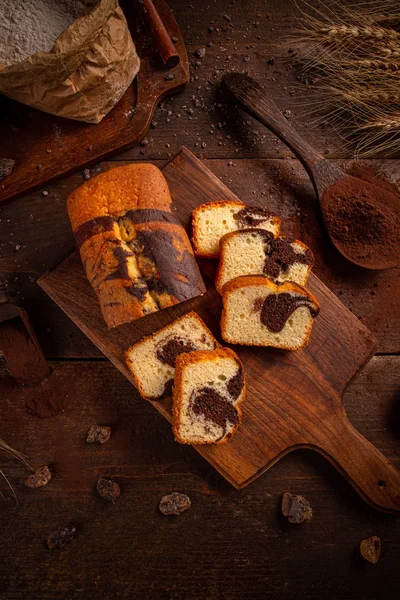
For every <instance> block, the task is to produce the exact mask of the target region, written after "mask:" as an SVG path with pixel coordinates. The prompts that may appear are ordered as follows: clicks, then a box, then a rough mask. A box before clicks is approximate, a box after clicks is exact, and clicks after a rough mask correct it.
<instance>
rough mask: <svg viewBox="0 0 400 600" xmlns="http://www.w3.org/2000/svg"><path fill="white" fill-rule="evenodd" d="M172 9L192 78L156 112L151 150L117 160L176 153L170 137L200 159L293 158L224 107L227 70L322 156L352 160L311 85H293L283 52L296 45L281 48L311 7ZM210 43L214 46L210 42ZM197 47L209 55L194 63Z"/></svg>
mask: <svg viewBox="0 0 400 600" xmlns="http://www.w3.org/2000/svg"><path fill="white" fill-rule="evenodd" d="M348 3H349V4H351V0H348ZM324 4H325V3H324V2H323V1H317V0H313V2H312V3H311V5H312V6H313V7H316V8H318V7H319V8H320V9H321V10H322V12H324V11H325V8H324ZM170 5H171V6H172V8H175V17H176V19H177V21H178V24H179V25H180V28H181V31H182V33H183V36H184V39H185V42H186V45H187V49H188V54H189V58H190V59H191V68H192V81H191V83H190V84H189V85H188V86H187V88H186V89H185V90H184V91H183V92H181V93H179V94H177V95H176V96H174V97H173V98H168V99H167V100H166V101H165V102H164V103H163V104H162V106H161V107H160V108H159V109H158V110H157V111H156V113H155V116H154V120H155V122H156V123H157V126H156V128H155V129H150V130H149V132H148V134H147V135H146V139H147V141H148V142H149V143H148V145H147V146H146V147H138V146H136V147H134V148H131V149H129V150H128V151H126V152H124V153H123V154H122V155H121V157H124V158H140V157H141V156H145V157H146V158H148V159H157V158H166V157H167V156H168V153H169V152H172V153H173V150H171V148H170V146H171V147H172V148H173V147H174V141H175V139H178V140H179V141H180V142H182V141H183V140H184V143H185V145H186V146H187V147H188V148H189V149H190V150H191V151H192V152H194V153H195V154H196V155H198V156H200V157H202V158H232V157H234V156H235V157H241V158H250V157H264V158H277V157H287V156H290V152H289V151H288V149H287V148H286V147H285V146H284V145H283V144H281V143H280V142H278V140H277V138H276V137H275V136H273V135H272V134H270V133H269V132H268V131H267V130H266V129H265V128H264V127H263V126H262V125H260V124H258V123H257V122H256V121H255V120H254V119H252V118H250V117H248V116H247V115H245V114H244V113H242V114H241V115H240V116H238V114H237V111H236V110H233V108H232V106H231V104H230V103H229V104H228V106H225V105H224V96H223V95H222V94H221V93H220V91H219V82H220V80H221V77H222V75H223V74H225V73H228V72H230V71H239V72H246V73H248V74H249V75H251V76H252V77H255V78H256V79H258V80H259V81H260V83H261V84H262V85H263V86H264V87H265V89H266V91H267V93H268V95H269V96H270V97H271V98H272V99H273V100H274V101H275V102H276V103H277V104H278V106H279V107H280V108H281V109H282V111H285V114H287V115H288V117H289V119H290V120H291V121H292V122H293V123H294V124H295V125H296V128H297V129H298V131H299V133H300V134H301V135H302V136H303V137H304V139H306V140H307V141H309V142H310V143H311V144H312V145H313V146H314V147H315V149H316V150H318V151H319V152H320V153H327V154H328V155H332V154H333V153H335V155H337V156H338V157H339V156H340V157H349V156H351V154H350V153H349V150H348V149H346V148H345V147H344V143H343V140H342V139H341V138H340V136H339V132H338V131H337V130H336V129H335V128H334V127H330V126H327V123H326V119H325V118H321V117H322V113H321V109H320V96H319V95H318V93H317V90H316V87H315V86H314V85H312V84H309V85H307V86H304V85H302V84H301V83H300V82H299V81H298V77H299V68H298V67H296V65H295V64H294V61H293V58H291V57H292V54H291V53H289V52H288V50H289V48H290V47H291V49H292V50H295V49H296V44H295V43H294V44H292V46H290V45H285V46H284V47H283V48H282V42H283V40H284V39H285V38H287V36H288V34H293V32H294V30H295V29H298V28H299V26H300V24H299V18H300V17H301V10H302V9H303V10H306V11H309V10H311V9H309V8H308V7H307V6H301V5H300V4H299V6H296V4H295V3H294V2H280V1H279V0H269V1H268V3H266V2H265V1H264V0H254V1H252V2H251V3H249V2H246V3H239V2H236V3H233V4H232V3H231V4H226V3H225V2H223V1H222V0H218V1H216V2H213V3H204V4H195V3H182V1H181V0H173V1H172V2H170ZM325 12H326V11H325ZM225 15H226V16H227V17H229V19H230V20H229V21H228V20H227V19H226V18H225ZM210 26H211V27H212V28H213V31H212V32H211V33H210V32H209V31H208V29H209V27H210ZM210 42H211V43H212V44H213V45H212V47H208V45H207V44H208V43H210ZM202 47H204V48H206V56H205V58H204V60H199V59H198V58H197V57H196V56H195V55H194V52H195V51H196V50H198V49H199V48H202ZM271 56H272V57H273V62H274V64H271Z"/></svg>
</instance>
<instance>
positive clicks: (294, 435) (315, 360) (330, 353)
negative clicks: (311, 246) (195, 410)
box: [38, 148, 400, 511]
mask: <svg viewBox="0 0 400 600" xmlns="http://www.w3.org/2000/svg"><path fill="white" fill-rule="evenodd" d="M163 172H164V174H165V177H166V178H167V181H168V184H169V187H170V191H171V195H172V198H173V201H174V203H173V210H174V211H176V214H177V215H178V216H179V218H180V219H181V221H182V223H183V224H184V225H185V226H186V227H188V225H189V222H190V217H191V212H192V210H193V208H194V207H195V206H198V205H199V204H201V203H203V202H207V201H212V200H220V199H224V198H225V199H226V198H232V199H235V196H234V195H233V194H232V192H230V191H229V189H227V188H226V186H224V184H222V183H221V182H220V181H219V179H218V178H217V177H216V176H215V175H213V174H212V173H211V172H210V171H209V170H208V169H207V168H206V167H205V166H204V165H203V164H202V163H201V161H199V160H198V159H197V158H196V157H195V156H194V155H193V154H192V153H190V152H189V151H188V150H187V149H185V148H183V149H182V151H181V152H179V154H178V155H177V156H176V157H174V158H173V159H172V160H171V161H170V162H169V163H168V164H167V165H166V167H165V168H164V170H163ZM261 205H262V203H261ZM38 283H39V285H40V286H41V287H42V288H43V289H44V290H45V291H46V292H47V293H48V294H49V295H50V296H51V298H52V299H53V300H54V301H55V302H56V303H57V304H59V306H61V308H62V309H63V310H64V311H65V312H66V313H67V315H68V316H70V317H71V319H72V320H73V321H74V322H75V323H76V324H77V325H78V327H80V328H81V329H82V330H83V331H84V333H86V335H88V337H89V338H90V339H91V340H92V342H94V343H95V344H96V345H97V346H98V347H99V349H100V350H101V351H102V352H103V353H104V354H105V355H106V356H107V357H108V358H109V359H110V360H111V361H112V362H113V363H114V364H115V366H116V367H117V368H118V369H119V370H120V371H121V372H122V373H124V374H125V375H126V376H127V377H128V378H129V379H130V380H131V381H132V378H131V377H130V375H129V372H128V370H127V368H126V365H125V361H124V352H125V351H126V350H127V348H128V347H129V346H130V345H132V344H133V343H135V342H137V341H138V340H140V339H141V338H142V337H143V336H144V335H148V334H149V333H153V332H154V331H157V330H158V329H160V328H161V327H163V326H164V325H165V324H166V323H170V322H171V321H172V320H173V319H174V318H175V317H176V315H177V314H183V313H184V312H187V311H188V309H192V308H195V310H197V312H198V313H199V314H200V316H201V317H202V318H205V319H206V320H207V322H209V323H210V324H211V328H212V330H213V331H218V327H219V320H220V302H219V298H218V294H217V293H216V292H215V289H214V288H213V287H212V285H211V286H210V288H209V290H208V293H207V294H206V295H204V296H203V297H200V298H197V299H195V301H194V302H190V303H184V304H183V305H181V306H179V307H177V308H175V309H173V310H168V311H162V312H161V313H155V314H152V315H149V316H148V317H146V318H145V319H144V318H143V319H140V320H138V321H135V322H133V323H129V324H127V325H124V326H122V327H118V328H115V329H111V330H109V329H107V326H106V325H105V323H104V322H103V318H102V316H101V312H100V308H99V307H98V305H97V302H96V298H95V295H94V292H93V291H92V289H91V287H90V285H89V284H88V282H87V281H86V278H85V274H84V272H83V268H82V267H81V263H80V257H79V254H78V253H77V252H75V253H74V254H73V255H72V256H70V257H69V258H67V259H66V260H65V261H63V262H62V263H61V264H60V265H59V266H58V267H56V268H55V269H54V270H53V271H51V272H50V273H49V274H48V275H46V276H44V277H42V278H41V279H40V280H39V281H38ZM309 287H310V289H311V291H312V292H313V293H314V294H315V295H316V297H317V298H318V301H319V302H320V305H321V313H320V315H319V316H318V318H317V319H316V321H315V323H314V327H313V332H312V337H311V342H310V343H309V345H308V346H307V348H305V349H304V350H302V351H300V352H280V351H274V350H272V349H264V348H261V349H259V348H241V347H237V348H235V349H236V351H237V352H238V354H239V357H240V358H241V360H242V362H243V365H244V368H245V373H246V377H247V395H246V403H245V404H244V408H243V415H244V417H243V423H242V425H241V427H240V429H239V431H238V432H237V434H236V435H235V436H234V437H233V439H232V440H230V441H229V442H228V443H227V444H221V445H211V446H199V447H198V448H197V450H198V451H199V452H200V454H202V456H204V457H205V458H207V460H209V461H210V462H211V464H212V465H214V466H215V467H216V469H217V470H218V471H219V472H220V473H222V474H223V475H224V477H226V479H228V481H230V482H231V483H232V484H233V485H234V486H235V487H243V486H245V485H247V484H249V483H250V482H251V481H253V480H254V479H255V478H256V477H258V476H259V475H261V474H262V473H263V472H264V471H266V470H267V469H269V468H270V467H271V466H272V465H273V464H274V463H275V462H276V461H277V460H279V458H281V457H282V456H284V455H285V454H287V453H288V452H290V451H292V450H294V449H296V448H299V447H306V448H313V449H315V450H317V451H319V452H321V453H323V454H324V455H325V456H326V457H327V458H328V459H329V460H330V461H331V462H332V464H334V465H335V466H336V467H337V468H339V470H340V471H341V472H342V473H343V474H344V475H345V476H346V477H347V478H348V479H349V481H350V482H351V483H352V485H354V487H355V488H356V489H357V490H358V491H359V492H360V493H361V494H362V495H363V497H364V498H365V499H366V500H367V501H368V502H369V503H370V504H372V505H373V506H375V507H376V508H380V509H381V510H388V511H400V475H399V474H398V473H397V471H396V470H395V469H393V468H392V467H391V466H390V465H389V463H388V461H386V460H385V459H384V457H383V456H381V455H380V453H379V452H378V451H376V450H375V449H374V448H373V447H372V446H371V445H370V444H369V443H368V442H367V441H366V440H365V439H364V438H363V437H362V436H360V435H358V434H357V433H356V432H355V430H354V429H353V428H352V427H351V425H350V423H349V422H348V421H347V418H346V415H345V413H344V411H343V409H342V407H341V397H342V394H343V392H344V390H345V388H346V386H347V385H348V383H349V381H350V380H351V379H352V378H353V377H354V376H355V375H356V373H357V372H358V371H359V370H360V369H361V367H362V366H363V365H364V363H365V362H366V361H367V360H368V359H369V357H370V356H371V355H372V353H373V352H374V350H375V347H376V341H375V339H374V338H373V336H372V334H371V333H370V332H369V331H368V330H367V329H366V328H365V327H364V326H363V325H362V324H360V322H359V321H358V319H356V318H355V317H354V315H352V314H351V313H350V311H348V310H347V309H346V308H345V306H344V305H343V304H342V303H341V302H340V301H339V300H338V299H337V298H336V297H335V296H334V295H333V294H332V293H331V292H330V291H329V290H328V289H327V288H326V287H325V286H324V285H323V284H322V282H320V281H319V280H318V279H317V278H316V277H315V276H312V277H311V278H310V283H309ZM153 404H154V406H155V407H156V408H157V409H158V410H159V411H160V412H161V413H162V414H163V415H164V416H166V417H167V418H168V419H169V420H171V402H170V399H169V400H166V401H164V402H154V403H153Z"/></svg>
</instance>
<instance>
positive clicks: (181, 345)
mask: <svg viewBox="0 0 400 600" xmlns="http://www.w3.org/2000/svg"><path fill="white" fill-rule="evenodd" d="M218 347H219V343H218V342H217V340H216V339H215V338H214V336H213V334H212V333H211V331H210V330H209V329H208V327H207V326H206V325H205V324H204V323H203V321H202V320H201V319H200V317H199V316H198V315H197V314H196V313H195V312H190V313H187V314H186V315H184V316H183V317H180V318H179V319H176V321H174V322H173V323H171V324H170V325H167V326H166V327H164V328H163V329H160V330H159V331H156V333H154V334H153V335H150V336H148V337H145V338H143V339H142V340H141V341H140V342H138V343H137V344H135V345H134V346H131V347H130V348H128V350H127V351H126V353H125V358H126V364H127V366H128V369H129V371H130V372H131V373H132V376H133V379H134V381H135V385H136V387H137V388H138V390H139V393H140V395H141V396H142V397H143V398H145V399H146V400H161V399H162V398H164V397H166V396H171V395H172V385H173V382H174V375H175V362H176V359H177V357H178V356H179V355H180V354H182V353H184V352H192V351H193V350H214V349H215V348H218Z"/></svg>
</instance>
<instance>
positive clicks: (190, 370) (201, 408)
mask: <svg viewBox="0 0 400 600" xmlns="http://www.w3.org/2000/svg"><path fill="white" fill-rule="evenodd" d="M245 387H246V386H245V381H244V373H243V366H242V363H241V362H240V360H239V358H238V357H237V356H236V354H235V353H234V352H233V351H232V350H230V349H229V348H219V349H217V350H214V351H213V352H204V351H202V350H199V351H197V352H190V354H181V355H180V356H179V357H178V359H177V361H176V375H175V385H174V396H173V397H174V405H173V417H172V425H173V431H174V435H175V439H176V440H177V441H178V442H181V443H182V444H211V443H221V442H226V441H227V440H228V439H229V438H230V437H231V436H232V435H233V434H234V433H235V431H236V429H237V428H238V427H239V424H240V421H241V418H242V412H241V410H240V406H239V405H240V403H241V402H242V400H243V399H244V396H245Z"/></svg>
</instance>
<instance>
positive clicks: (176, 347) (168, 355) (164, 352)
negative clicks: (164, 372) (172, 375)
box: [157, 336, 196, 367]
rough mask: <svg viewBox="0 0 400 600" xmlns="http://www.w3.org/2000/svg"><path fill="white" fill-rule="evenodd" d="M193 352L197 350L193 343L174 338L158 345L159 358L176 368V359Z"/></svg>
mask: <svg viewBox="0 0 400 600" xmlns="http://www.w3.org/2000/svg"><path fill="white" fill-rule="evenodd" d="M193 350H196V347H195V346H194V344H192V342H191V341H189V340H184V339H182V338H179V337H176V336H174V337H172V338H170V339H168V340H163V341H162V342H161V343H160V344H159V345H158V348H157V358H158V360H160V361H161V362H163V363H165V364H166V365H169V366H170V367H175V363H176V359H177V358H178V356H179V355H180V354H183V353H184V352H192V351H193Z"/></svg>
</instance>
